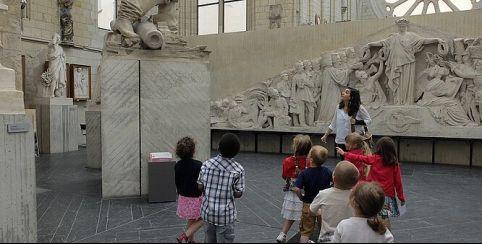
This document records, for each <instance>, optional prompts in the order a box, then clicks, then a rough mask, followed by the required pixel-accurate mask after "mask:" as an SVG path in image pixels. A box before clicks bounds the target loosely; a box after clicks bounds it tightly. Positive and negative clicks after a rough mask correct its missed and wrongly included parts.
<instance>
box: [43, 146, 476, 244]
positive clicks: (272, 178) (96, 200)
mask: <svg viewBox="0 0 482 244" xmlns="http://www.w3.org/2000/svg"><path fill="white" fill-rule="evenodd" d="M282 158H283V155H273V154H248V153H243V154H241V155H240V156H239V157H238V161H239V162H240V163H242V164H243V165H244V167H245V169H246V171H247V192H246V194H245V195H244V197H243V198H242V199H241V200H240V201H238V209H239V223H238V224H237V230H236V241H238V242H273V241H274V238H276V236H277V234H278V233H279V227H280V226H281V222H282V219H281V217H280V214H279V212H280V208H281V205H282V191H281V186H282V184H283V182H282V181H281V180H280V174H281V163H280V162H281V160H282ZM85 160H86V155H85V151H79V152H75V153H68V154H58V155H50V156H42V157H41V158H39V159H38V160H37V187H38V194H37V197H38V198H37V205H38V220H39V221H38V232H39V233H38V234H39V242H173V241H175V237H176V236H177V235H178V234H179V233H180V232H181V231H182V230H183V226H184V222H183V221H181V220H179V219H178V218H177V217H176V214H175V210H176V205H175V203H167V204H148V203H147V201H146V200H145V199H112V200H103V199H101V180H100V177H101V172H100V171H95V170H87V169H85V168H84V165H85V164H84V162H85ZM327 166H328V167H330V168H333V166H334V161H330V162H329V163H328V164H327ZM403 173H404V185H405V190H406V192H407V198H408V203H407V204H408V208H409V212H408V213H407V215H406V216H404V217H403V218H400V219H397V220H394V221H393V232H394V235H395V237H396V240H397V241H398V242H419V241H423V242H480V241H482V231H481V230H482V191H480V186H481V185H482V169H468V168H460V167H454V166H441V165H416V164H404V165H403ZM295 229H296V228H293V229H292V232H293V233H292V234H294V232H295V231H296V230H295ZM199 239H202V233H200V234H199Z"/></svg>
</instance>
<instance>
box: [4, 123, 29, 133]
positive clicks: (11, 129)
mask: <svg viewBox="0 0 482 244" xmlns="http://www.w3.org/2000/svg"><path fill="white" fill-rule="evenodd" d="M29 130H30V124H28V123H17V124H8V125H7V132H8V133H25V132H28V131H29Z"/></svg>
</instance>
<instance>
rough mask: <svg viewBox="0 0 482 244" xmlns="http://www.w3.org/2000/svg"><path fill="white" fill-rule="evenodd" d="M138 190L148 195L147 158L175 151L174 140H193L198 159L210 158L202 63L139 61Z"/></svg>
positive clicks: (206, 86) (207, 78)
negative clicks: (150, 155) (139, 183)
mask: <svg viewBox="0 0 482 244" xmlns="http://www.w3.org/2000/svg"><path fill="white" fill-rule="evenodd" d="M140 73H141V157H142V158H141V162H142V163H141V190H142V192H141V193H142V194H143V195H144V194H148V193H149V185H148V171H147V169H148V167H147V166H148V165H147V157H148V155H149V153H151V152H159V151H168V152H175V148H176V143H177V141H178V140H179V139H180V138H182V137H184V136H190V137H192V138H194V139H195V141H196V143H197V144H196V147H197V148H196V149H197V154H196V155H195V157H196V158H197V159H199V160H202V161H204V160H207V159H208V158H209V156H210V149H209V148H210V126H209V123H210V116H209V109H210V107H209V103H208V101H209V99H210V98H209V83H210V74H209V71H208V68H207V63H206V62H204V61H203V60H192V59H186V58H165V57H161V58H160V59H159V60H149V61H141V63H140Z"/></svg>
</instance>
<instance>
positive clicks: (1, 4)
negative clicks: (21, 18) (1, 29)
mask: <svg viewBox="0 0 482 244" xmlns="http://www.w3.org/2000/svg"><path fill="white" fill-rule="evenodd" d="M1 10H4V11H6V10H8V6H7V5H6V4H4V3H3V1H2V0H0V11H1Z"/></svg>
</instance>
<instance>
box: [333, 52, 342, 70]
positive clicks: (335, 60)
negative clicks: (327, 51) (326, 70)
mask: <svg viewBox="0 0 482 244" xmlns="http://www.w3.org/2000/svg"><path fill="white" fill-rule="evenodd" d="M331 60H332V62H333V67H335V68H339V67H341V64H342V63H341V58H340V55H339V54H338V53H333V54H332V55H331Z"/></svg>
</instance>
